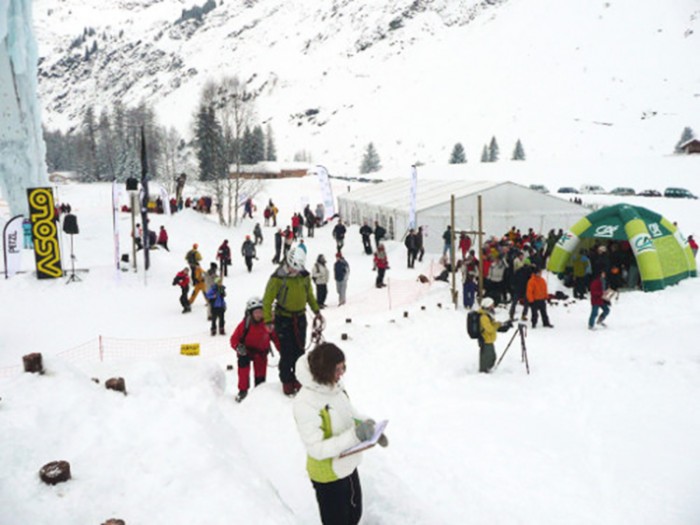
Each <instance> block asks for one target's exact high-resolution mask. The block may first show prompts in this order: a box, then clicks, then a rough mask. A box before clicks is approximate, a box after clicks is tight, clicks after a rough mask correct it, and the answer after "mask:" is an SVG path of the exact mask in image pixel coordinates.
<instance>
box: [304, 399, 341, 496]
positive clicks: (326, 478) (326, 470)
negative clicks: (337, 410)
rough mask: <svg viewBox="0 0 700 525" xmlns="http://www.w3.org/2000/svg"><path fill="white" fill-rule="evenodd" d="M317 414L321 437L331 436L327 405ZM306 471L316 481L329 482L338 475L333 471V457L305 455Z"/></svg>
mask: <svg viewBox="0 0 700 525" xmlns="http://www.w3.org/2000/svg"><path fill="white" fill-rule="evenodd" d="M319 415H320V416H321V430H323V439H329V438H330V437H332V436H333V429H332V428H331V414H330V412H328V405H326V406H325V407H323V408H322V409H321V411H320V412H319ZM306 471H307V472H308V473H309V477H310V478H311V481H315V482H317V483H330V482H331V481H337V480H338V476H336V474H335V472H333V458H326V459H314V458H312V457H311V456H309V455H307V456H306Z"/></svg>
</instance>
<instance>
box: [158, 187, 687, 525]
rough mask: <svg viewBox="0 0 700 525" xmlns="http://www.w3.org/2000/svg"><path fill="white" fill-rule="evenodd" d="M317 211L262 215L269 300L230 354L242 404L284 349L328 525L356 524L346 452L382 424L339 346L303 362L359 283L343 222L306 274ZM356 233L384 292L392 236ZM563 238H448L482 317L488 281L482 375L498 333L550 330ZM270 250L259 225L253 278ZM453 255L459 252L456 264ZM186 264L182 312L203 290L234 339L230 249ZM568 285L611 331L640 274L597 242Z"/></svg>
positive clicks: (254, 306)
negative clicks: (549, 266) (554, 268)
mask: <svg viewBox="0 0 700 525" xmlns="http://www.w3.org/2000/svg"><path fill="white" fill-rule="evenodd" d="M319 206H321V207H322V205H319ZM256 211H257V208H256V207H255V206H254V205H253V203H252V202H250V203H249V204H246V213H245V217H246V218H249V219H253V218H254V213H255V212H256ZM318 211H319V208H318V207H317V210H316V212H313V211H312V210H311V207H310V206H309V205H306V206H305V207H304V209H303V210H302V211H300V212H296V213H293V214H292V217H291V220H290V223H289V224H288V225H285V226H284V227H278V226H277V219H278V214H279V210H278V209H277V207H276V206H275V205H274V204H273V202H272V200H270V201H269V203H268V204H267V205H266V206H265V208H264V210H263V216H264V225H265V226H266V227H270V228H275V230H276V231H275V233H274V247H273V248H274V256H273V258H272V262H273V263H274V264H276V265H277V266H276V269H275V271H274V272H273V273H272V275H271V276H270V277H269V279H268V281H267V284H266V286H265V290H264V293H263V294H262V295H261V296H259V297H252V298H250V299H249V300H248V301H247V303H246V306H245V311H244V313H243V316H242V319H240V320H239V321H238V322H237V324H236V328H235V329H234V330H233V333H232V334H231V336H230V345H231V347H232V348H233V349H234V350H235V352H236V355H237V360H238V382H237V386H238V393H237V395H236V401H238V402H242V401H243V400H244V399H246V398H247V396H248V394H249V391H250V389H251V387H252V388H254V387H256V386H258V385H260V384H262V383H264V382H265V381H266V378H267V365H268V357H269V355H270V353H271V352H272V348H273V347H274V348H276V350H277V352H278V353H279V365H278V373H279V379H280V382H281V385H282V391H283V393H284V394H285V395H287V396H290V397H294V398H295V400H294V414H295V421H296V424H297V428H298V431H299V434H300V436H301V439H302V441H303V443H304V445H305V447H306V451H307V454H308V458H307V471H308V474H309V477H310V479H311V482H312V486H313V488H314V490H315V492H316V499H317V502H318V507H319V512H320V515H321V519H322V521H323V522H324V523H357V522H358V521H359V519H360V517H361V515H362V497H361V486H360V479H359V475H358V472H357V464H358V462H359V459H360V453H347V451H348V449H349V448H350V447H353V446H355V445H358V444H360V443H362V442H364V441H367V440H368V439H369V438H370V437H372V435H373V434H375V422H374V421H373V420H372V419H369V418H367V417H365V416H362V415H360V414H359V413H358V412H357V411H356V409H355V408H354V407H353V406H352V404H351V403H350V402H349V399H348V397H347V395H346V394H345V391H344V387H343V384H342V377H343V375H344V373H345V370H346V367H345V354H344V353H343V351H342V350H341V349H340V348H338V347H337V346H335V345H334V344H332V343H320V344H316V345H315V346H314V348H313V349H312V351H310V352H309V353H306V349H307V342H308V340H309V332H311V339H312V340H317V339H315V337H316V336H318V335H319V334H320V332H321V331H322V329H323V325H324V323H325V320H324V318H323V315H322V310H323V309H324V308H327V306H328V303H327V301H328V284H329V282H330V281H331V279H333V280H334V281H335V285H336V287H335V288H336V292H337V295H338V306H342V305H344V304H345V303H346V300H347V285H348V281H349V276H350V265H349V263H348V261H347V259H346V258H345V256H344V254H343V250H345V247H346V242H347V241H348V239H347V234H348V228H347V226H346V225H345V224H344V222H343V221H342V220H341V218H339V217H338V218H337V221H335V224H334V226H333V230H332V237H333V243H334V244H333V246H332V249H333V250H334V252H335V258H334V261H333V267H332V268H330V266H329V262H328V260H327V259H326V257H325V255H323V254H319V255H318V256H317V257H316V259H315V261H314V262H313V264H312V265H310V267H309V269H308V270H307V248H306V245H305V238H307V239H308V238H313V237H314V232H315V230H316V229H317V228H319V227H322V226H324V225H326V224H327V223H328V222H327V221H326V220H325V218H324V216H323V213H324V210H323V209H322V208H321V213H320V214H319V213H318ZM304 227H306V235H304ZM359 234H360V237H361V242H362V248H363V251H364V253H365V254H366V255H367V256H368V260H369V259H370V257H371V262H372V267H373V270H374V271H376V280H375V286H376V287H377V288H383V287H384V286H386V284H385V282H384V280H385V276H386V272H387V270H389V268H390V265H389V260H388V256H387V252H386V247H385V245H384V242H385V239H386V234H387V232H386V230H385V229H384V228H383V227H382V226H381V225H379V224H378V223H377V222H375V223H374V227H372V226H370V225H369V224H368V222H364V224H363V225H362V226H361V227H360V228H359ZM561 235H562V230H559V231H555V230H551V231H549V232H548V234H547V235H541V234H538V233H536V232H535V231H534V230H533V229H529V230H528V231H527V232H526V233H521V231H519V230H518V229H517V228H515V227H513V228H512V229H511V230H509V231H508V232H506V233H505V234H504V235H503V236H501V237H500V238H489V239H487V240H486V242H484V243H483V246H482V250H481V251H480V253H477V249H476V248H475V247H474V244H473V241H472V238H471V237H470V236H469V234H468V233H467V232H458V233H456V234H455V235H453V232H452V231H451V229H450V228H449V227H448V228H447V229H446V230H445V231H444V233H443V237H442V239H443V241H444V242H443V250H442V258H441V262H442V264H443V265H444V266H445V269H446V271H447V272H451V271H452V268H451V267H450V265H451V261H452V260H454V259H453V257H454V256H455V255H458V257H457V260H456V264H455V271H456V272H458V274H459V275H460V276H461V279H462V285H463V289H462V291H463V304H464V306H465V307H466V308H469V309H472V308H473V307H474V304H475V302H476V301H477V296H478V282H479V276H480V275H483V282H484V297H483V298H482V299H481V301H480V303H479V308H478V315H479V330H480V335H479V337H478V339H479V371H480V372H485V373H487V372H490V371H492V370H493V367H494V365H495V363H496V351H495V343H496V339H497V337H498V333H499V332H507V331H508V330H510V329H511V328H512V326H513V325H514V323H515V322H516V320H517V321H519V322H520V323H524V322H527V321H528V320H529V321H530V324H531V326H532V327H533V328H536V327H537V326H538V325H539V324H541V326H542V327H546V328H553V324H552V322H551V319H550V316H549V312H548V311H547V305H548V303H549V301H550V299H552V296H551V294H550V293H549V290H548V286H547V281H546V279H545V278H544V277H543V276H542V271H543V269H544V267H545V265H546V262H547V259H548V257H549V256H550V255H551V254H552V251H553V249H554V247H555V245H556V243H557V242H558V241H559V238H560V237H561ZM453 239H454V242H453ZM691 239H692V237H691V238H690V239H689V240H691ZM166 243H167V239H166ZM262 243H263V230H262V228H261V225H260V223H256V224H255V226H254V229H253V232H252V235H246V236H245V240H244V242H243V244H242V245H241V256H242V258H243V260H244V264H245V267H246V268H247V271H248V272H252V271H253V264H254V261H256V260H257V259H258V251H257V249H256V247H257V248H259V247H260V246H261V245H262ZM403 244H404V246H405V248H406V265H407V267H408V268H415V263H416V261H419V262H420V261H422V259H423V256H424V253H425V250H424V246H423V229H422V228H421V227H419V228H417V229H410V230H409V231H408V232H407V233H406V235H405V237H404V239H403ZM453 244H454V246H453ZM453 249H454V250H458V252H457V253H453ZM694 250H697V246H696V247H695V248H694ZM185 259H186V261H187V267H185V268H183V269H182V270H181V271H180V272H178V274H177V275H176V277H175V279H174V280H173V285H178V286H179V287H180V289H181V294H180V304H181V305H182V308H183V310H182V311H183V313H188V312H191V310H192V309H191V306H192V304H193V303H194V301H195V299H196V298H197V296H198V294H199V292H200V291H201V292H202V296H203V297H204V298H205V301H206V304H207V315H208V319H209V321H210V322H211V334H212V336H216V335H226V331H225V326H226V325H225V313H226V286H224V284H223V283H224V278H226V277H228V276H229V273H228V268H229V266H230V265H231V264H232V261H231V248H230V246H229V242H228V240H224V241H223V242H222V244H221V245H220V246H219V248H218V249H217V251H216V262H211V263H210V266H209V269H208V270H206V271H203V269H202V268H201V263H202V255H201V254H200V253H199V250H198V245H197V244H194V245H193V246H192V249H191V250H189V251H188V252H187V254H186V256H185ZM562 279H563V280H564V285H565V286H567V287H570V288H572V289H573V293H574V297H575V298H576V299H585V298H586V297H587V295H590V303H591V311H590V316H589V319H588V328H589V329H590V330H595V329H596V328H597V327H599V326H602V327H604V326H605V325H606V320H607V318H608V316H609V314H610V304H611V300H612V295H611V294H613V293H615V292H616V291H617V290H618V289H619V288H622V287H625V286H629V287H635V286H638V285H639V272H638V269H637V267H636V259H635V257H634V255H633V253H632V251H631V248H630V246H629V244H628V243H624V242H612V241H610V242H600V241H596V242H595V243H593V244H590V245H588V246H586V247H585V248H583V249H580V250H578V251H577V252H576V253H575V254H574V255H573V256H572V257H571V260H570V263H569V267H568V268H567V271H566V272H565V274H564V275H563V276H562ZM190 286H192V292H191V293H190ZM499 305H501V306H503V307H505V308H507V311H508V314H509V316H508V317H509V320H507V321H505V322H500V321H498V320H497V319H496V315H495V312H496V308H497V307H498V306H499ZM519 306H521V307H522V311H521V312H520V315H519V316H518V315H516V314H517V312H516V310H517V309H518V307H519ZM307 309H309V310H310V311H311V314H312V318H311V319H312V321H311V323H309V320H308V319H307V313H306V311H307ZM521 326H522V324H521ZM251 364H252V366H251ZM251 368H252V372H253V380H252V383H251V378H250V374H251ZM378 442H379V444H380V445H383V446H386V445H387V444H388V440H387V439H386V436H385V435H383V434H382V435H381V436H380V438H379V441H378Z"/></svg>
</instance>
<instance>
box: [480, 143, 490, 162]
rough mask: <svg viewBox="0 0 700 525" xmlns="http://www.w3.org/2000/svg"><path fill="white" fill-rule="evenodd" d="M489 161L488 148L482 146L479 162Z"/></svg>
mask: <svg viewBox="0 0 700 525" xmlns="http://www.w3.org/2000/svg"><path fill="white" fill-rule="evenodd" d="M488 161H489V147H488V146H487V145H486V144H484V149H483V150H481V162H488Z"/></svg>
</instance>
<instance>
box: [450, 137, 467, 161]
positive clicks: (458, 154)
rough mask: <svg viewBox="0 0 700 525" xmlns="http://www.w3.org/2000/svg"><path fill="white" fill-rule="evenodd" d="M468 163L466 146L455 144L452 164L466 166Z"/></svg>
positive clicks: (451, 158)
mask: <svg viewBox="0 0 700 525" xmlns="http://www.w3.org/2000/svg"><path fill="white" fill-rule="evenodd" d="M466 162H467V156H466V155H465V153H464V146H462V144H461V143H460V142H458V143H457V144H455V146H454V148H452V155H451V156H450V164H465V163H466Z"/></svg>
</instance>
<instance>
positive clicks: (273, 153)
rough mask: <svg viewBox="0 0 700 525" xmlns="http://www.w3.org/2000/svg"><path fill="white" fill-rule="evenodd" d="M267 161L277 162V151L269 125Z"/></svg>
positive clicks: (266, 148)
mask: <svg viewBox="0 0 700 525" xmlns="http://www.w3.org/2000/svg"><path fill="white" fill-rule="evenodd" d="M265 160H270V161H275V160H277V149H276V148H275V141H274V139H273V137H272V128H271V127H270V125H269V124H268V125H267V144H266V145H265Z"/></svg>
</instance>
